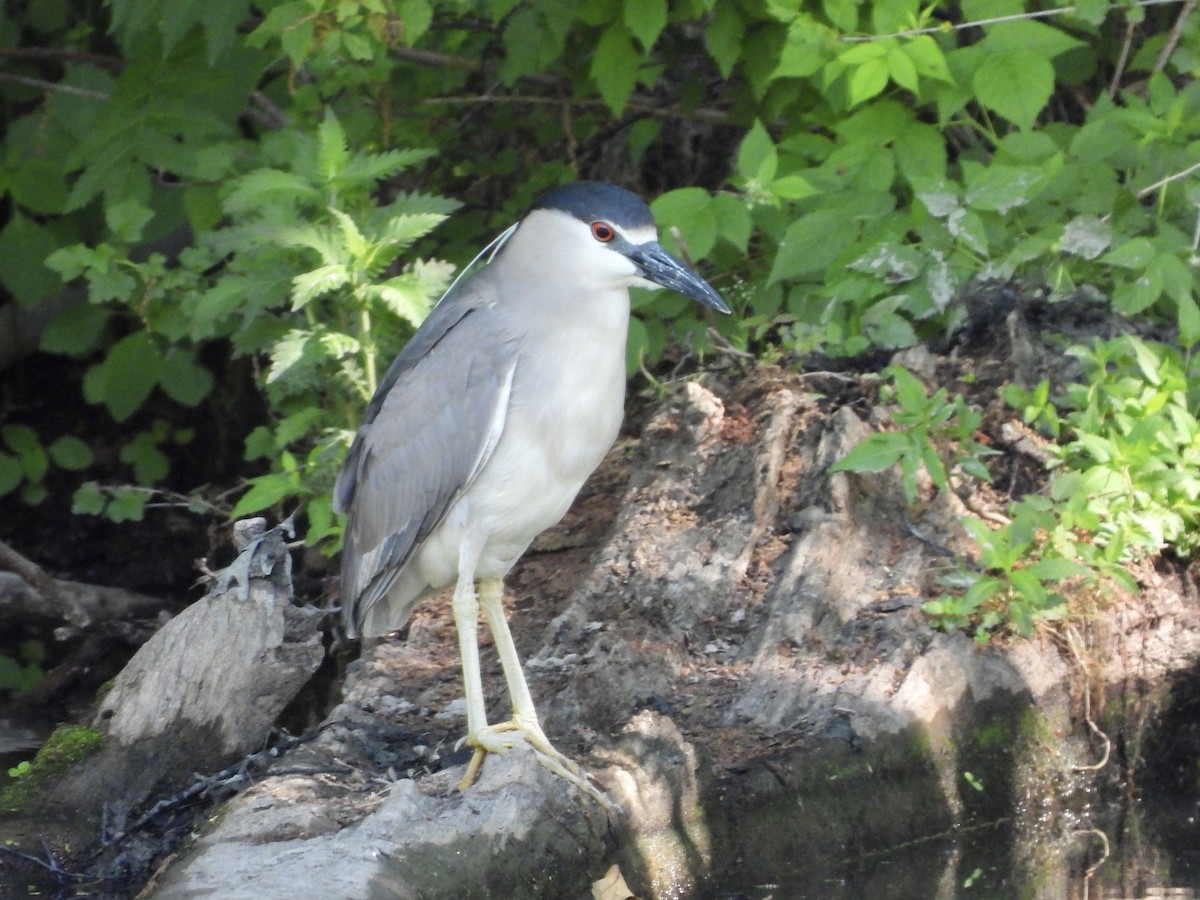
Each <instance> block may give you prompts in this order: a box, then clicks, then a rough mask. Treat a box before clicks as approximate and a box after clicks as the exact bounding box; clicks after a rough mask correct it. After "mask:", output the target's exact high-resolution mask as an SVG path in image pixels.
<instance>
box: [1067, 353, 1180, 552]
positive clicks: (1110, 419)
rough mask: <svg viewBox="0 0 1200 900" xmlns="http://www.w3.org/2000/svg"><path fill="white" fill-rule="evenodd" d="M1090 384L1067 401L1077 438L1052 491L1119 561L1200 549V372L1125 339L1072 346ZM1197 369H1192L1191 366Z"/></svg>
mask: <svg viewBox="0 0 1200 900" xmlns="http://www.w3.org/2000/svg"><path fill="white" fill-rule="evenodd" d="M1069 352H1070V353H1071V354H1072V355H1074V356H1077V357H1078V358H1079V359H1080V361H1081V362H1082V363H1083V367H1084V373H1085V375H1086V377H1087V380H1086V382H1084V383H1080V384H1073V385H1070V386H1069V387H1068V388H1067V390H1066V395H1065V396H1064V397H1063V399H1062V406H1063V407H1064V409H1065V413H1064V415H1063V423H1064V426H1065V429H1066V431H1067V432H1068V434H1069V437H1068V440H1067V441H1066V442H1065V443H1064V444H1062V445H1061V446H1060V447H1058V448H1057V457H1058V460H1057V463H1058V465H1057V468H1056V469H1055V473H1054V477H1053V479H1052V481H1051V484H1050V496H1051V498H1052V499H1053V500H1055V501H1056V503H1057V504H1058V505H1057V507H1056V509H1057V512H1058V515H1059V517H1060V518H1061V519H1062V521H1063V523H1064V525H1065V526H1067V527H1070V528H1075V529H1086V530H1087V531H1089V532H1092V533H1093V534H1095V536H1096V541H1097V543H1099V544H1100V545H1101V546H1103V547H1105V548H1106V554H1107V556H1108V557H1109V558H1111V559H1113V560H1114V561H1117V560H1120V561H1124V560H1128V559H1133V558H1138V557H1141V556H1145V555H1147V554H1153V553H1157V552H1158V551H1160V550H1162V549H1163V548H1165V547H1168V546H1169V547H1171V548H1173V549H1174V550H1175V551H1176V552H1177V553H1179V554H1180V555H1181V556H1185V557H1188V556H1192V555H1193V554H1195V552H1196V550H1197V549H1200V422H1198V421H1197V418H1196V416H1197V410H1200V378H1198V377H1197V373H1196V371H1195V367H1194V363H1193V362H1192V361H1191V360H1189V359H1185V357H1184V356H1183V354H1181V353H1180V352H1179V350H1177V349H1176V348H1174V347H1169V346H1166V345H1163V344H1151V343H1148V342H1145V341H1142V340H1140V339H1138V338H1136V337H1132V336H1125V337H1121V338H1117V339H1115V340H1111V341H1105V342H1097V343H1096V344H1095V345H1093V346H1092V347H1091V348H1083V347H1074V348H1071V350H1070V351H1069ZM1189 367H1190V370H1189Z"/></svg>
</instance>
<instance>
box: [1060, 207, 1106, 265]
mask: <svg viewBox="0 0 1200 900" xmlns="http://www.w3.org/2000/svg"><path fill="white" fill-rule="evenodd" d="M1111 244H1112V224H1111V223H1110V222H1108V221H1106V220H1104V219H1101V218H1100V217H1099V216H1076V217H1075V218H1074V219H1072V220H1071V221H1070V222H1068V223H1067V224H1066V227H1065V228H1064V229H1063V236H1062V251H1063V253H1071V254H1074V255H1075V256H1080V257H1083V258H1084V259H1095V258H1096V257H1097V256H1099V255H1100V254H1101V253H1103V252H1104V251H1105V250H1107V249H1108V248H1109V246H1110V245H1111Z"/></svg>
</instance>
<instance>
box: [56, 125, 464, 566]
mask: <svg viewBox="0 0 1200 900" xmlns="http://www.w3.org/2000/svg"><path fill="white" fill-rule="evenodd" d="M260 147H261V153H262V156H261V158H260V159H259V160H258V161H257V165H254V166H252V167H250V168H249V170H248V171H245V172H244V173H243V174H241V175H237V176H234V177H231V178H230V179H229V181H228V183H227V184H226V185H225V186H224V187H223V189H222V190H221V191H220V192H219V194H217V195H215V196H213V197H212V198H211V200H212V202H213V204H214V205H213V208H212V209H211V211H210V212H209V214H208V215H209V221H210V222H211V223H212V227H211V228H210V229H208V230H205V231H202V232H201V233H199V234H197V235H196V239H195V241H194V243H193V244H192V245H191V246H189V247H187V248H186V249H184V250H183V251H182V252H181V253H180V254H179V256H178V258H177V259H175V260H168V259H167V258H166V257H165V256H164V255H163V254H160V253H152V254H151V255H150V256H149V257H148V258H146V259H144V260H140V261H139V260H137V259H135V258H133V257H132V255H131V248H133V247H135V246H136V245H137V243H138V242H139V240H140V239H141V237H142V229H143V226H144V225H145V224H146V222H147V221H148V220H149V219H150V217H151V213H150V211H149V210H148V209H146V208H144V207H140V206H139V205H138V204H137V202H136V201H133V200H126V201H123V202H122V203H119V204H116V205H114V206H113V207H111V208H110V209H109V210H108V226H109V230H110V233H111V234H112V235H113V237H114V239H117V240H119V243H103V244H99V245H96V246H88V245H84V244H79V245H75V246H71V247H67V248H65V249H63V250H60V251H58V252H56V253H54V254H53V255H52V256H51V257H50V259H49V260H48V265H50V266H51V267H52V268H53V269H54V270H55V271H57V272H58V273H59V275H60V276H61V277H62V278H63V280H64V281H72V280H75V279H79V280H80V281H81V282H82V283H83V284H84V285H85V286H86V289H87V292H88V301H89V302H88V304H87V305H84V306H80V307H76V308H74V309H73V310H72V311H70V312H69V313H68V314H67V315H65V316H63V317H60V319H59V320H58V321H56V322H55V323H54V326H53V327H52V328H51V330H50V332H49V333H48V334H47V336H46V338H45V340H44V346H45V347H46V349H52V350H57V351H59V352H65V353H73V354H78V355H84V354H87V353H90V352H92V351H93V350H94V348H95V347H96V346H97V345H98V344H99V343H100V342H101V338H102V336H103V335H104V334H105V333H106V332H107V331H110V330H111V329H113V328H120V329H122V330H125V331H127V332H128V333H127V334H126V335H125V336H124V337H122V338H120V339H119V340H117V341H115V342H113V343H111V344H110V345H109V346H108V347H107V350H106V352H105V353H104V354H103V356H102V358H101V359H100V361H99V362H97V363H95V364H94V365H93V366H92V368H91V369H90V370H89V371H88V373H87V375H86V376H85V379H84V389H85V394H86V396H87V398H88V399H89V400H90V401H91V402H93V403H97V404H102V405H104V406H105V407H106V408H107V410H108V412H109V413H110V414H111V415H112V417H113V418H114V419H115V420H116V421H118V422H121V421H125V420H128V419H130V418H131V417H132V416H134V414H135V413H138V412H139V411H140V410H141V409H142V408H143V405H144V404H145V403H146V401H147V400H148V399H149V398H150V396H151V393H152V391H154V389H155V388H158V389H161V390H162V392H163V393H164V394H166V395H167V396H168V397H169V398H170V399H172V400H174V401H177V402H179V403H182V404H184V405H186V406H197V405H200V404H202V403H211V402H214V398H213V397H212V396H211V394H212V386H213V377H212V375H211V373H210V372H209V371H208V370H207V369H205V368H204V366H203V365H202V364H201V363H200V362H199V360H198V355H197V354H198V349H199V348H200V347H202V346H203V345H204V344H205V343H206V342H211V341H215V340H227V341H229V342H230V343H231V345H232V347H233V349H234V352H235V354H244V355H248V356H252V357H255V358H259V357H262V358H265V359H266V360H267V361H268V362H267V365H266V367H265V369H264V370H263V371H262V373H261V378H260V380H261V390H262V393H263V396H264V398H265V400H266V403H267V407H268V415H269V419H270V421H269V424H266V425H263V426H261V427H259V428H256V429H255V430H254V431H253V432H252V433H251V434H250V436H249V438H248V439H247V442H246V459H247V461H249V462H252V463H253V462H256V461H259V460H263V461H266V465H267V466H268V468H269V470H270V471H268V472H267V473H266V474H263V475H260V476H257V477H254V478H251V479H250V480H249V483H250V489H249V490H248V491H247V492H246V493H245V494H243V496H242V497H241V498H240V499H239V500H238V502H237V503H236V505H235V506H233V508H232V510H230V509H229V508H228V507H227V506H226V507H225V508H224V511H225V512H226V513H228V514H229V515H232V516H234V517H237V516H242V515H246V514H249V513H253V512H257V511H260V510H263V509H266V508H268V507H271V506H273V505H275V504H279V503H284V502H285V501H286V502H288V503H290V504H291V505H292V506H293V507H302V508H303V509H304V511H305V513H306V514H307V517H308V520H309V531H308V539H309V541H310V542H311V543H317V542H319V541H320V540H322V539H323V538H326V537H328V536H330V535H333V534H336V533H337V528H336V526H335V524H334V522H333V517H332V512H331V510H330V502H329V496H328V494H329V490H330V488H331V487H332V483H333V477H334V474H335V472H336V468H337V465H338V464H339V462H340V459H341V456H342V454H343V452H344V449H345V447H346V445H347V444H348V442H349V440H350V438H351V436H352V434H353V428H354V427H355V424H356V422H357V419H358V416H359V412H360V410H361V409H362V407H363V405H365V403H366V401H367V400H368V399H369V397H370V396H371V394H372V393H373V391H374V389H375V386H376V382H377V379H378V377H379V374H380V372H379V369H380V356H381V354H385V355H388V354H390V353H391V352H393V351H394V350H395V348H396V347H397V346H399V345H400V344H401V343H402V342H403V340H404V339H405V337H406V336H407V335H408V334H410V333H411V332H412V330H413V329H414V328H415V327H416V325H417V324H419V323H420V321H421V320H422V319H423V318H424V316H425V314H426V312H427V311H428V309H429V308H430V306H431V305H432V302H433V300H434V299H435V298H436V297H437V296H438V295H439V294H440V293H441V291H442V290H443V289H444V288H445V286H446V284H447V283H448V278H449V275H450V272H451V267H450V266H449V265H448V264H445V263H440V262H435V261H429V260H424V259H420V258H413V259H409V260H408V261H407V262H405V263H403V264H401V263H400V262H399V261H398V259H399V257H400V255H401V254H402V253H405V251H407V250H409V249H410V248H411V247H412V245H413V243H414V242H415V241H416V240H417V239H419V238H421V237H423V236H425V235H426V234H428V233H429V232H430V231H431V230H432V229H433V228H434V227H435V226H436V225H437V224H438V223H439V222H441V221H442V219H443V218H444V217H445V215H446V214H447V213H448V212H449V211H450V210H452V209H453V208H454V206H455V204H453V203H452V202H450V201H447V200H443V199H440V198H436V197H430V196H424V195H418V194H407V193H398V194H396V195H395V196H393V197H392V198H391V199H390V200H389V201H387V202H384V203H380V202H379V201H378V198H377V196H376V191H377V189H378V186H379V184H380V182H381V181H383V180H384V179H387V178H389V177H390V176H393V175H395V174H396V173H397V172H399V171H401V170H403V169H405V168H407V167H410V166H413V165H415V164H417V163H419V162H421V161H422V160H424V159H426V158H427V157H428V155H429V153H428V152H427V151H423V150H386V151H381V152H374V153H353V152H351V151H350V150H349V149H348V148H347V145H346V137H345V134H344V133H343V130H342V127H341V125H340V123H339V122H338V120H337V118H336V117H335V116H334V115H333V114H332V113H330V114H328V115H327V116H326V117H325V118H324V120H323V122H322V123H321V124H320V126H319V127H318V128H317V129H316V133H315V134H303V133H297V132H295V131H291V130H289V131H281V132H277V133H273V134H270V135H267V136H266V137H265V138H264V139H263V140H262V142H261V144H260ZM225 151H226V152H227V153H229V154H230V156H231V158H232V155H233V149H232V148H225ZM214 152H217V151H214ZM388 358H390V356H388ZM385 361H386V360H385ZM188 438H189V434H188V432H187V431H186V430H181V429H175V428H172V427H170V426H168V425H167V424H166V423H165V422H162V421H156V422H155V423H154V424H152V425H151V426H150V427H149V428H148V429H147V430H145V431H143V432H142V433H140V434H139V435H137V436H136V437H134V438H133V439H132V440H131V441H130V442H129V444H128V445H127V446H126V447H125V448H124V449H123V450H122V451H121V458H122V459H123V460H125V461H126V462H128V463H129V464H130V465H131V466H132V470H133V472H134V474H135V481H136V482H137V483H138V484H139V485H152V484H157V483H158V482H160V481H161V480H162V479H163V478H165V477H166V475H167V470H168V466H169V460H168V457H167V455H165V454H164V453H163V452H162V449H161V447H162V445H163V444H164V443H165V442H171V441H174V442H181V441H186V440H187V439H188ZM152 496H153V492H151V491H146V490H144V489H141V488H139V487H137V486H132V485H127V486H115V487H114V486H99V485H96V484H94V483H89V484H86V485H84V486H83V487H82V488H81V489H80V490H79V491H78V492H77V494H76V498H75V508H76V510H77V511H79V512H88V513H93V514H106V515H109V516H110V517H113V518H117V519H128V518H139V517H140V515H141V512H142V509H143V508H144V506H145V504H146V502H147V501H148V500H149V499H150V498H151V497H152ZM192 499H193V502H194V503H195V504H199V505H202V504H203V502H204V501H203V500H202V499H201V498H199V497H197V498H192Z"/></svg>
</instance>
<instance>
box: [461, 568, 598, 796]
mask: <svg viewBox="0 0 1200 900" xmlns="http://www.w3.org/2000/svg"><path fill="white" fill-rule="evenodd" d="M503 601H504V583H503V582H502V581H501V580H500V579H499V578H483V579H480V582H479V605H480V606H481V607H482V609H483V619H484V621H485V622H486V623H487V626H488V629H489V630H490V631H491V632H492V638H493V639H494V640H495V642H496V653H497V655H498V656H499V657H500V666H501V668H502V669H503V670H504V680H505V682H506V683H507V685H508V695H509V698H510V699H511V700H512V708H513V717H512V719H511V720H510V721H508V722H504V723H501V724H498V725H493V726H490V727H489V728H487V729H486V730H487V731H489V732H492V733H506V734H508V735H510V737H509V739H508V743H509V746H511V744H512V740H513V738H515V737H517V736H519V737H521V738H523V739H524V740H525V743H527V744H528V745H529V746H530V747H531V748H533V752H534V753H535V754H536V755H537V760H538V762H539V763H541V764H542V765H543V766H545V767H546V768H547V769H549V770H550V771H551V772H553V773H554V774H555V775H558V776H559V777H560V778H564V779H565V780H567V781H568V782H570V783H571V784H573V785H575V786H576V787H577V788H579V789H580V790H581V791H583V792H584V793H585V794H587V795H588V796H590V797H592V798H593V799H595V800H596V801H598V802H599V803H600V804H601V805H602V806H603V807H605V809H610V810H611V809H613V808H614V805H613V803H612V801H611V800H609V799H608V797H606V796H605V794H604V792H603V791H601V790H600V789H599V788H597V787H596V786H595V785H594V784H592V782H591V781H589V780H588V777H587V773H586V772H585V771H584V770H583V769H582V768H580V767H579V766H578V765H577V764H576V763H575V762H573V761H572V760H570V759H568V758H567V757H566V756H564V755H563V754H561V753H559V752H558V751H557V750H556V749H554V747H553V745H551V743H550V739H549V738H547V737H546V734H545V732H543V731H542V726H541V723H540V722H539V721H538V716H537V710H536V709H535V708H534V705H533V697H532V695H531V694H530V693H529V685H528V683H527V682H526V681H525V672H524V671H523V670H522V668H521V660H520V658H519V657H518V656H517V647H516V644H515V643H513V639H512V632H510V631H509V629H508V620H507V619H506V618H505V617H504V605H503ZM476 758H479V750H478V749H477V750H476V757H475V758H472V760H471V765H470V766H468V767H467V772H468V774H471V775H472V777H473V773H474V772H475V771H478V764H477V763H476ZM480 762H482V759H481V758H480ZM464 780H465V779H464Z"/></svg>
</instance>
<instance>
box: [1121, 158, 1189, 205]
mask: <svg viewBox="0 0 1200 900" xmlns="http://www.w3.org/2000/svg"><path fill="white" fill-rule="evenodd" d="M1197 169H1200V162H1198V163H1193V164H1192V165H1190V166H1188V167H1187V168H1186V169H1184V170H1183V171H1182V172H1175V173H1174V174H1172V175H1168V176H1167V177H1166V178H1160V179H1159V180H1158V181H1156V182H1154V184H1148V185H1146V186H1145V187H1144V188H1142V189H1141V190H1140V191H1138V192H1137V194H1135V196H1136V197H1137V198H1138V199H1139V200H1140V199H1142V198H1143V197H1145V196H1147V195H1148V194H1153V193H1154V192H1155V191H1157V190H1158V189H1159V188H1160V187H1162V186H1163V185H1165V184H1170V183H1171V182H1172V181H1178V180H1179V179H1180V178H1187V176H1189V175H1191V174H1192V173H1193V172H1195V171H1196V170H1197Z"/></svg>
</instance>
